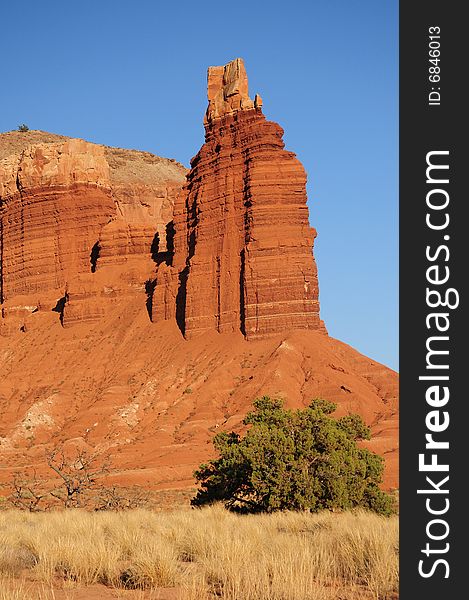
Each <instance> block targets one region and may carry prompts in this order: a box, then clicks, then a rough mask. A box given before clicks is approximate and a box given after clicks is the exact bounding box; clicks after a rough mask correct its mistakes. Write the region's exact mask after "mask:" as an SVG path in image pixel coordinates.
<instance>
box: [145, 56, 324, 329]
mask: <svg viewBox="0 0 469 600" xmlns="http://www.w3.org/2000/svg"><path fill="white" fill-rule="evenodd" d="M208 100H209V106H208V109H207V113H206V116H205V144H204V145H203V146H202V148H201V149H200V151H199V152H198V154H197V155H196V156H195V157H194V158H193V159H192V161H191V167H192V168H191V171H190V173H189V175H188V181H187V185H186V187H185V192H184V193H182V194H181V195H180V196H178V198H177V200H176V205H175V214H174V227H175V231H176V234H175V239H174V262H173V265H174V269H175V270H176V271H177V278H176V275H175V274H174V273H173V274H172V275H170V274H169V273H168V270H167V269H166V268H164V275H163V276H162V277H161V276H160V275H158V277H157V289H156V292H155V301H154V303H153V307H154V320H158V318H161V317H162V312H164V313H165V314H169V315H170V316H172V315H173V312H174V311H172V310H171V309H168V308H165V309H164V310H162V308H161V302H165V301H167V300H168V299H169V300H170V301H171V300H172V298H173V297H175V296H176V297H177V306H176V312H177V314H178V321H179V324H180V327H181V329H182V330H183V332H184V334H185V336H186V338H191V337H193V336H194V335H197V334H201V333H203V332H205V331H209V330H215V331H218V332H221V333H223V332H232V331H241V332H242V333H243V334H244V335H245V336H246V337H247V338H248V339H252V338H259V337H263V336H266V335H272V334H275V333H279V332H282V331H288V330H291V329H317V330H324V326H323V324H322V322H321V321H320V318H319V301H318V281H317V270H316V264H315V261H314V258H313V257H312V247H313V242H314V238H315V235H316V232H315V230H314V229H313V228H311V227H310V226H309V223H308V208H307V205H306V187H305V186H306V174H305V171H304V169H303V167H302V165H301V163H300V162H299V161H298V160H297V158H296V157H295V155H294V154H293V153H292V152H288V151H286V150H284V143H283V140H282V135H283V130H282V129H281V127H280V126H279V125H277V124H276V123H272V122H269V121H266V119H265V117H264V115H263V114H262V110H261V105H262V101H261V99H260V97H259V96H256V98H255V100H254V101H252V100H251V99H250V98H249V95H248V82H247V76H246V71H245V69H244V64H243V61H242V60H241V59H236V60H234V61H232V62H231V63H229V64H227V65H226V66H224V67H210V68H209V70H208ZM162 280H164V283H165V285H166V286H169V291H168V290H166V291H164V292H163V291H161V290H159V289H158V288H159V286H160V283H162ZM176 288H178V291H177V292H176V291H175V290H176Z"/></svg>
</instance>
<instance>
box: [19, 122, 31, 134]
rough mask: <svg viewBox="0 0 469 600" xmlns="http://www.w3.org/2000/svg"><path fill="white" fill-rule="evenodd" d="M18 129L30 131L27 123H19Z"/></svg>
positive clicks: (23, 131)
mask: <svg viewBox="0 0 469 600" xmlns="http://www.w3.org/2000/svg"><path fill="white" fill-rule="evenodd" d="M18 131H21V132H22V133H25V132H26V131H29V127H28V126H27V125H26V123H21V125H18Z"/></svg>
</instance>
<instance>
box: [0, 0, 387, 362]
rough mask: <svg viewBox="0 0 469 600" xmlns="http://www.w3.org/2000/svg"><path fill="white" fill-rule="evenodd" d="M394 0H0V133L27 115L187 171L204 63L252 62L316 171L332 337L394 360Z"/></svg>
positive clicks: (270, 107)
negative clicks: (180, 164)
mask: <svg viewBox="0 0 469 600" xmlns="http://www.w3.org/2000/svg"><path fill="white" fill-rule="evenodd" d="M397 4H398V3H397V0H380V1H377V0H362V1H359V0H303V1H295V0H290V1H287V0H283V1H276V0H271V1H270V2H259V1H257V2H242V3H236V2H226V3H223V2H216V3H213V2H210V3H209V2H207V3H204V2H194V1H190V2H188V1H186V0H178V1H177V2H171V1H168V0H165V1H164V2H160V1H158V0H132V2H130V1H119V0H93V1H92V2H91V1H89V0H80V2H64V1H63V0H61V1H53V0H43V1H41V2H38V1H37V0H34V1H32V0H23V1H22V2H2V4H1V8H0V22H1V36H0V57H1V64H2V82H1V95H0V131H8V130H11V129H15V128H16V127H17V125H18V124H19V123H23V122H24V123H27V124H28V125H29V127H30V128H31V129H43V130H46V131H52V132H55V133H61V134H65V135H70V136H77V137H82V138H85V139H88V140H90V141H94V142H99V143H103V144H109V145H114V146H121V147H126V148H137V149H142V150H149V151H151V152H154V153H156V154H159V155H162V156H167V157H173V158H176V159H178V160H179V161H181V162H183V163H184V164H186V165H188V164H189V160H190V158H191V157H192V156H193V155H194V154H195V153H196V152H197V151H198V149H199V147H200V146H201V144H202V142H203V126H202V117H203V114H204V111H205V108H206V102H207V100H206V69H207V67H208V66H209V65H221V64H224V63H226V62H228V61H229V60H231V59H233V58H235V57H237V56H241V57H243V58H244V60H245V63H246V68H247V71H248V76H249V81H250V91H251V96H252V97H253V94H254V93H256V92H258V93H260V94H261V96H262V98H263V100H264V113H265V115H266V116H267V118H269V119H271V120H274V121H277V122H278V123H280V124H281V125H282V127H284V129H285V132H286V133H285V141H286V146H287V148H288V149H289V150H293V151H294V152H296V153H297V155H298V157H299V158H300V160H301V161H302V162H303V164H304V165H305V167H306V170H307V172H308V178H309V181H308V194H309V206H310V216H311V223H312V224H313V225H314V226H315V227H316V229H317V230H318V238H317V241H316V250H315V253H316V258H317V262H318V268H319V283H320V300H321V310H322V316H323V318H324V320H325V322H326V325H327V328H328V330H329V333H330V334H331V335H332V336H334V337H337V338H339V339H341V340H343V341H345V342H347V343H349V344H351V345H352V346H354V347H356V348H357V349H358V350H360V351H361V352H363V353H365V354H367V355H369V356H370V357H372V358H374V359H376V360H379V361H381V362H383V363H385V364H387V365H389V366H391V367H393V368H397V364H398V358H397V352H398V348H397V345H398V319H397V311H398V304H397V298H398V279H397V263H398V248H397V247H398V229H397V220H398V213H397V210H398V198H397V196H398V148H397V144H398V71H397V69H398V7H397Z"/></svg>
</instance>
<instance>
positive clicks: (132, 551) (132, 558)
mask: <svg viewBox="0 0 469 600" xmlns="http://www.w3.org/2000/svg"><path fill="white" fill-rule="evenodd" d="M397 574H398V535H397V518H396V517H383V516H379V515H376V514H372V513H371V512H365V511H361V510H360V511H356V512H343V513H332V512H330V511H324V512H320V513H317V514H313V513H310V512H306V511H301V512H300V511H297V512H276V513H273V514H257V515H239V514H235V513H233V512H230V511H227V510H226V509H224V508H222V507H221V506H212V507H207V508H202V509H193V510H188V509H186V510H179V511H172V512H160V513H155V512H151V511H148V510H131V511H125V512H121V513H117V512H111V511H103V512H86V511H84V510H81V509H71V510H61V511H53V512H48V513H45V512H42V513H29V512H25V511H11V510H9V511H2V512H0V581H1V582H3V585H2V584H1V583H0V588H2V589H3V590H4V591H3V592H0V599H1V600H13V598H22V599H23V598H24V600H32V598H40V597H41V596H40V594H38V592H37V591H36V592H35V594H36V595H31V596H29V595H28V592H27V590H28V582H29V585H31V582H36V585H39V584H41V585H42V586H43V588H35V589H36V590H37V589H42V590H43V591H42V592H41V593H42V594H43V596H42V597H43V598H44V600H46V599H47V600H48V599H49V598H52V597H53V596H50V595H47V590H48V589H59V588H60V587H63V586H64V585H65V586H66V588H67V589H69V590H73V589H74V587H79V586H82V587H83V586H90V585H93V584H102V585H103V586H106V588H113V589H116V590H136V592H135V593H136V594H137V593H139V594H140V596H136V597H140V598H142V599H143V598H151V597H152V596H151V594H152V593H155V590H157V589H160V588H174V591H175V593H177V594H179V595H175V596H174V597H175V598H181V599H184V600H192V599H193V600H195V599H197V600H203V599H207V600H208V599H211V598H223V599H226V600H263V599H265V600H308V599H311V600H332V599H337V598H342V599H344V600H345V599H350V600H352V599H353V600H359V599H360V600H362V599H366V598H370V599H373V598H374V599H388V598H394V597H396V596H395V594H396V593H397ZM25 582H26V583H25ZM106 588H103V589H106ZM15 589H16V590H18V589H21V590H22V592H21V594H22V595H19V596H18V595H16V596H15V595H14V594H15V593H16V592H15ZM137 590H140V591H139V592H137ZM152 590H153V592H152ZM2 594H3V595H2ZM83 597H85V596H83ZM122 597H124V596H122ZM125 597H127V596H125ZM156 597H157V596H155V598H156Z"/></svg>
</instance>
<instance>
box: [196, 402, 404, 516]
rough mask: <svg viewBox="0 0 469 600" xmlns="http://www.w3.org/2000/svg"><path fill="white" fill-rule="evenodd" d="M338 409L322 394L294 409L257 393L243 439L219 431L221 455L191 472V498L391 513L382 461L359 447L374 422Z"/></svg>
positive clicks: (248, 508) (256, 507) (260, 507)
mask: <svg viewBox="0 0 469 600" xmlns="http://www.w3.org/2000/svg"><path fill="white" fill-rule="evenodd" d="M335 409H336V405H335V404H333V403H331V402H328V401H326V400H321V399H316V400H313V401H312V402H311V404H310V406H309V407H307V408H305V409H303V410H295V411H293V410H286V409H284V408H283V405H282V402H281V401H280V400H272V399H270V398H269V397H267V396H264V397H263V398H260V399H257V400H256V401H255V402H254V411H252V412H250V413H248V415H247V416H246V418H245V419H244V424H245V425H249V426H250V427H249V429H248V431H247V433H246V435H245V436H244V437H241V436H240V435H238V434H237V433H234V432H231V433H219V434H217V435H216V436H215V437H214V440H213V443H214V446H215V449H216V450H217V452H218V454H219V457H218V458H217V459H215V460H212V461H210V462H209V463H208V464H204V465H201V466H200V468H199V470H198V471H196V472H195V473H194V476H195V478H196V480H197V481H198V482H199V484H200V486H201V487H200V489H199V491H198V492H197V495H196V496H195V497H194V498H193V499H192V504H193V505H194V506H201V505H203V504H207V503H211V502H214V501H216V500H221V501H223V502H224V503H225V506H226V507H227V508H230V509H232V510H241V511H245V512H261V511H265V512H272V511H275V510H304V509H309V510H311V511H318V510H320V509H334V508H340V509H349V508H353V507H357V506H361V507H365V508H369V509H371V510H373V511H375V512H378V513H380V514H390V513H391V512H392V511H393V500H392V498H391V496H389V495H388V494H386V493H385V492H383V491H382V490H381V489H380V488H379V484H380V482H381V477H382V473H383V459H382V458H381V457H380V456H378V455H377V454H374V453H373V452H370V451H369V450H367V449H365V448H360V447H359V446H358V445H357V441H359V440H363V439H369V438H370V430H369V428H368V427H367V426H366V425H365V423H364V422H363V421H362V419H361V417H360V416H358V415H349V416H346V417H342V418H340V419H334V418H333V417H331V416H330V415H331V413H333V412H334V410H335Z"/></svg>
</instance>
